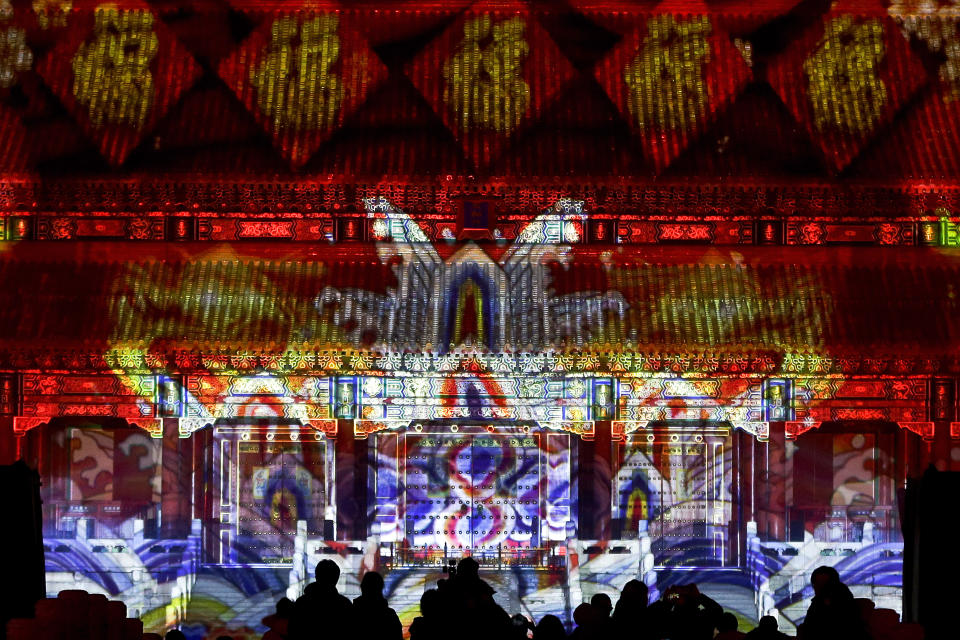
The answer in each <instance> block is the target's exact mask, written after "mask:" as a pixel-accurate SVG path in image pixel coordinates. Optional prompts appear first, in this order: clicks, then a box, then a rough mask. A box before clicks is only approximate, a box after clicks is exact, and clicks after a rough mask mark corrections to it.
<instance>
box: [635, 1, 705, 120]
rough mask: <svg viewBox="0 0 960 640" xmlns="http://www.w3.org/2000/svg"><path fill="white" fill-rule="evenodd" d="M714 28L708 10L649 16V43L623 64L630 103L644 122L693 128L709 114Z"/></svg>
mask: <svg viewBox="0 0 960 640" xmlns="http://www.w3.org/2000/svg"><path fill="white" fill-rule="evenodd" d="M711 31H712V26H711V24H710V20H709V18H707V17H706V16H700V17H696V18H693V19H691V20H677V19H676V18H675V17H674V16H672V15H661V16H657V17H655V18H653V19H652V20H650V21H649V22H647V37H646V38H644V41H643V48H642V49H641V50H640V53H639V54H638V55H637V57H636V58H634V59H633V60H632V61H631V62H630V63H629V64H628V65H627V66H626V68H625V69H624V70H623V80H624V82H626V84H627V88H628V92H627V107H628V108H629V110H630V113H631V115H633V118H634V120H635V121H636V124H637V126H638V127H640V128H641V129H647V128H651V127H653V128H657V129H679V130H680V131H687V130H688V129H690V128H691V127H693V125H694V124H696V122H697V119H698V118H700V117H701V116H702V115H703V111H704V109H705V108H706V106H707V89H706V87H705V86H704V83H703V66H704V65H705V64H706V63H707V62H709V61H710V42H709V41H708V40H707V37H708V36H709V35H710V33H711Z"/></svg>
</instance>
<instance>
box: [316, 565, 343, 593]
mask: <svg viewBox="0 0 960 640" xmlns="http://www.w3.org/2000/svg"><path fill="white" fill-rule="evenodd" d="M313 575H314V576H316V578H317V584H319V585H320V586H321V587H336V586H337V581H338V580H340V567H338V566H337V563H336V562H334V561H333V560H321V561H320V562H318V563H317V568H316V569H315V570H314V572H313Z"/></svg>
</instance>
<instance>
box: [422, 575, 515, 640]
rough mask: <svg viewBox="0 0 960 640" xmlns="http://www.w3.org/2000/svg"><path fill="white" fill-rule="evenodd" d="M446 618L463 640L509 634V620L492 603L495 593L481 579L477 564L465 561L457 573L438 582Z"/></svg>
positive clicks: (504, 613)
mask: <svg viewBox="0 0 960 640" xmlns="http://www.w3.org/2000/svg"><path fill="white" fill-rule="evenodd" d="M438 587H439V590H440V595H441V597H442V602H443V604H442V606H443V607H444V608H445V610H446V611H445V617H447V618H448V620H450V621H452V622H455V623H456V627H457V636H458V637H462V638H483V639H484V640H487V639H488V638H497V637H499V636H504V635H506V634H508V633H509V632H510V628H511V621H510V616H509V615H507V612H506V611H504V610H503V609H502V608H501V607H500V605H498V604H497V603H496V602H494V600H493V594H494V593H495V591H494V590H493V588H492V587H491V586H490V585H489V584H487V583H486V582H485V581H484V580H482V579H480V564H479V563H478V562H477V561H476V560H474V559H473V558H471V557H466V558H464V559H462V560H461V561H460V563H459V564H458V565H457V569H456V572H455V573H454V574H453V575H451V576H450V577H449V578H447V579H446V580H440V581H439V582H438Z"/></svg>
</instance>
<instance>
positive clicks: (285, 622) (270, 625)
mask: <svg viewBox="0 0 960 640" xmlns="http://www.w3.org/2000/svg"><path fill="white" fill-rule="evenodd" d="M293 608H294V604H293V602H292V601H291V600H290V598H280V600H278V601H277V610H276V612H275V613H271V614H270V615H268V616H266V617H265V618H264V619H263V620H261V621H260V622H261V623H262V624H263V626H265V627H267V632H266V633H265V634H263V638H262V639H261V640H286V638H287V636H288V635H289V632H290V617H291V616H292V615H293Z"/></svg>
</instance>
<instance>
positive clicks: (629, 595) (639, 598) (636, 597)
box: [620, 580, 650, 607]
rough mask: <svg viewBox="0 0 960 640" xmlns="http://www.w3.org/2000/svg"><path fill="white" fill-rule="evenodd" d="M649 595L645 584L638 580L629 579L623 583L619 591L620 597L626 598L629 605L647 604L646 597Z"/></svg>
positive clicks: (642, 605) (643, 605)
mask: <svg viewBox="0 0 960 640" xmlns="http://www.w3.org/2000/svg"><path fill="white" fill-rule="evenodd" d="M649 597H650V590H649V589H648V588H647V585H645V584H644V583H642V582H640V581H639V580H631V581H629V582H628V583H627V584H625V585H623V589H622V590H621V591H620V599H621V600H626V601H627V602H629V603H630V604H631V605H639V606H641V607H645V606H647V599H648V598H649Z"/></svg>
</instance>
